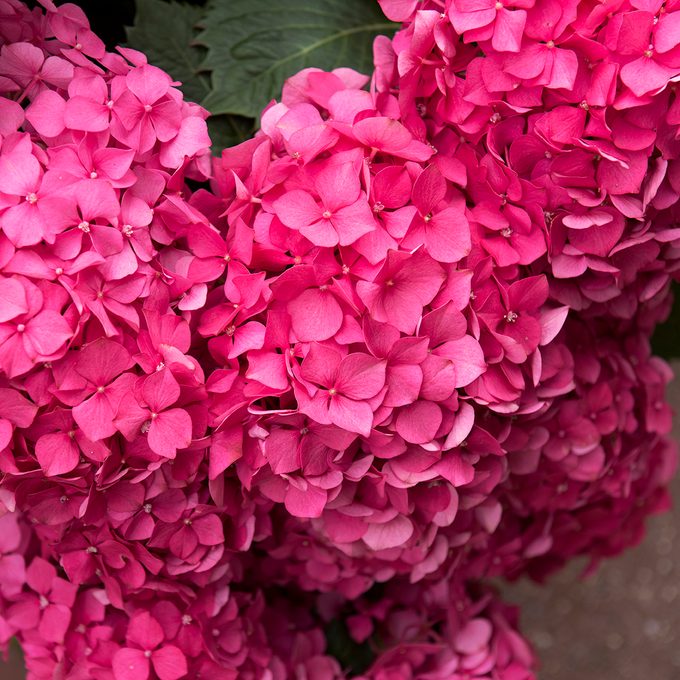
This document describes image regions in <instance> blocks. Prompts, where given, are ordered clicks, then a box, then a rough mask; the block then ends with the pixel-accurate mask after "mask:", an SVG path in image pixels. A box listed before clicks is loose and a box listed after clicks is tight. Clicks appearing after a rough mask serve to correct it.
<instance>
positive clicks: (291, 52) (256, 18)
mask: <svg viewBox="0 0 680 680" xmlns="http://www.w3.org/2000/svg"><path fill="white" fill-rule="evenodd" d="M146 1H148V0H146ZM201 25H202V26H203V31H202V32H201V33H200V34H199V36H198V41H199V42H200V43H201V44H203V45H204V46H205V47H206V49H207V55H206V58H205V61H204V63H203V67H204V68H205V69H206V70H209V71H211V72H212V91H211V92H210V94H209V95H208V96H207V97H206V98H205V99H204V100H203V102H202V103H203V105H204V106H205V107H206V108H207V109H208V110H209V111H211V113H213V114H224V113H232V114H238V115H241V116H246V117H257V116H258V115H259V113H260V111H261V110H262V108H263V107H264V106H265V105H266V104H267V102H269V101H270V100H271V99H272V98H274V97H278V96H279V95H280V93H281V87H282V85H283V82H284V81H285V79H286V78H288V77H289V76H291V75H293V74H294V73H297V72H298V71H300V70H301V69H303V68H306V67H309V66H315V67H317V68H321V69H325V70H330V69H333V68H336V67H339V66H347V67H350V68H354V69H356V70H358V71H361V72H364V73H368V72H370V71H371V70H372V43H373V38H374V37H375V36H376V35H378V34H380V33H391V32H392V31H394V30H395V28H396V26H395V24H393V23H391V22H389V21H387V20H386V19H385V17H384V16H383V15H382V13H381V11H380V7H379V5H378V3H377V2H372V1H371V0H275V1H273V0H212V2H211V4H210V5H209V6H208V10H207V13H206V16H205V18H204V19H203V20H202V22H201Z"/></svg>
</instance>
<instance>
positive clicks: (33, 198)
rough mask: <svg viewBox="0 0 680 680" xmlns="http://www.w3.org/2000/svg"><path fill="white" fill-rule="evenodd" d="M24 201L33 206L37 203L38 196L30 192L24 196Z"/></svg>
mask: <svg viewBox="0 0 680 680" xmlns="http://www.w3.org/2000/svg"><path fill="white" fill-rule="evenodd" d="M26 200H27V201H28V202H29V203H30V204H31V205H35V204H36V203H37V202H38V195H37V194H35V193H33V192H32V191H31V193H30V194H26Z"/></svg>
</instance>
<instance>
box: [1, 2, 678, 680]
mask: <svg viewBox="0 0 680 680" xmlns="http://www.w3.org/2000/svg"><path fill="white" fill-rule="evenodd" d="M40 4H41V7H40V8H37V9H32V10H30V9H28V7H27V6H26V5H24V4H23V3H21V2H19V1H18V0H0V41H1V42H2V48H1V50H0V143H1V146H0V270H1V271H0V471H1V473H2V476H1V478H0V479H1V481H0V643H6V642H8V641H9V640H10V638H12V637H13V636H17V637H18V638H19V640H20V642H21V645H22V647H23V650H24V653H25V658H26V664H27V667H28V672H29V678H31V679H34V680H38V679H48V678H64V679H69V680H71V679H72V680H80V679H82V680H86V679H94V680H146V679H147V678H150V679H159V680H179V679H180V678H190V679H200V678H210V679H211V680H235V679H236V678H239V679H243V680H248V679H252V680H260V679H263V680H285V679H287V678H291V679H292V678H295V679H297V680H303V679H304V680H333V679H334V678H338V679H339V678H347V677H353V678H360V679H361V680H409V679H413V680H416V679H422V680H445V679H455V680H473V679H483V678H486V679H487V680H529V679H531V678H534V677H535V674H534V658H533V654H532V652H531V650H530V648H529V646H528V645H527V643H526V642H525V641H524V640H523V639H522V638H521V637H520V635H519V634H518V632H517V630H516V623H517V621H516V618H517V616H516V612H515V611H514V610H513V609H512V608H510V607H507V606H506V605H504V604H502V603H501V602H499V600H498V599H497V597H496V595H495V593H494V592H493V590H491V589H490V588H489V587H487V586H486V585H484V584H483V580H484V579H486V578H488V577H504V578H516V577H518V576H520V575H523V574H529V575H531V576H532V577H534V578H537V579H542V578H545V577H546V576H547V575H548V574H549V573H551V572H552V571H554V570H555V569H557V568H559V567H560V566H562V565H563V564H564V563H565V562H566V561H567V560H569V559H571V558H573V557H575V556H578V555H587V556H589V557H590V558H591V563H592V565H593V566H594V565H595V564H596V563H597V561H598V560H599V559H601V558H603V557H606V556H610V555H614V554H616V553H617V552H619V551H621V550H622V549H624V548H625V547H627V546H629V545H631V544H634V543H635V542H637V541H638V540H639V539H640V537H641V535H642V532H643V528H644V520H645V518H646V517H647V516H648V515H649V514H650V513H653V512H657V511H660V510H663V509H665V507H666V506H667V503H668V498H667V493H666V485H667V483H668V481H669V479H670V477H671V475H672V473H673V471H674V468H675V461H676V452H675V448H674V446H673V444H672V443H671V442H670V441H669V439H668V436H667V435H668V432H669V430H670V417H671V416H670V410H669V407H668V405H667V404H666V402H665V398H664V389H665V385H666V384H667V382H668V381H669V380H670V378H671V373H670V370H669V368H668V366H667V364H665V363H664V361H663V360H661V359H659V358H657V357H654V356H653V355H652V354H651V350H650V346H649V338H650V336H651V333H652V331H653V329H654V327H655V325H656V324H657V323H658V322H659V321H661V320H663V319H664V318H665V317H666V315H667V314H668V312H669V309H670V304H671V300H670V293H669V289H670V282H671V280H672V279H673V278H674V277H676V278H677V276H678V270H679V268H680V229H679V228H678V227H677V220H678V211H679V209H678V207H676V206H677V205H678V198H679V196H680V165H678V163H679V161H678V158H679V157H680V142H679V141H678V123H680V100H679V99H678V98H677V95H676V85H675V81H676V80H678V76H680V46H679V45H680V3H678V2H675V1H666V2H662V1H661V0H612V1H609V0H606V1H599V0H597V1H596V0H560V2H557V1H556V0H504V1H503V2H493V1H491V0H490V1H488V2H487V1H486V0H480V1H479V2H477V1H475V2H473V1H472V0H447V1H446V2H444V1H443V0H441V1H440V0H425V1H424V2H419V1H417V0H381V3H380V4H381V7H382V9H383V11H384V12H385V14H386V15H387V17H388V18H389V19H391V20H394V21H397V22H400V23H402V28H401V30H399V32H398V33H397V34H396V35H395V36H394V38H393V39H391V40H390V39H388V38H386V37H379V38H378V39H376V41H375V43H374V61H375V71H374V73H373V74H372V75H371V76H370V77H369V76H364V75H361V74H359V73H357V72H355V71H352V70H350V69H346V68H338V69H335V70H333V71H331V72H327V71H322V70H319V69H316V68H307V69H305V70H303V71H301V72H300V73H298V74H297V75H295V76H293V77H292V78H290V79H289V80H288V81H287V82H286V84H285V86H284V88H283V93H282V96H281V100H280V101H279V102H272V103H271V104H270V105H269V106H268V107H267V108H266V109H265V110H264V111H263V113H262V117H261V129H260V131H259V132H258V133H257V134H256V135H255V136H254V137H253V138H252V139H250V140H248V141H246V142H244V143H243V144H241V145H239V146H236V147H234V148H230V149H226V150H225V151H224V152H223V153H222V154H221V156H220V157H215V158H213V157H211V155H210V151H209V147H210V139H209V136H208V133H207V128H206V122H205V120H206V118H207V116H208V113H207V111H205V110H204V109H202V108H201V107H200V106H198V105H196V104H192V103H190V102H187V101H185V100H184V99H183V96H182V94H181V92H180V90H179V89H178V87H177V85H178V83H176V82H174V81H172V79H171V77H170V76H169V75H167V74H166V73H165V72H164V71H162V70H161V69H159V68H157V67H155V66H153V65H150V64H149V63H147V60H146V58H145V56H144V55H143V54H142V53H140V52H138V51H135V50H132V49H129V48H119V49H118V50H117V52H115V53H112V52H109V51H107V50H106V49H105V46H104V44H103V43H102V42H101V40H100V39H99V38H98V37H97V36H96V35H95V34H94V33H93V32H92V31H91V30H90V28H89V24H88V22H87V19H86V17H85V16H84V15H83V13H82V11H81V10H80V9H78V8H77V7H76V6H74V5H71V4H65V5H61V6H60V7H56V6H55V5H54V4H52V2H51V0H41V3H40ZM338 623H339V625H340V626H341V628H342V630H343V631H344V635H345V637H346V639H347V640H346V641H347V645H348V647H349V650H350V653H349V654H348V653H343V652H342V650H338V649H335V648H336V647H337V646H338V645H337V640H335V638H334V636H333V635H332V634H330V633H329V631H331V630H332V629H333V627H334V626H337V625H338ZM335 637H336V638H337V636H335ZM360 656H361V659H360V658H359V657H360Z"/></svg>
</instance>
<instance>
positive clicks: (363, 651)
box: [325, 619, 375, 673]
mask: <svg viewBox="0 0 680 680" xmlns="http://www.w3.org/2000/svg"><path fill="white" fill-rule="evenodd" d="M325 633H326V642H327V647H328V649H327V651H328V653H329V654H330V655H331V656H333V657H335V658H336V659H337V660H338V661H339V662H340V665H341V666H342V667H343V669H344V670H346V671H351V672H352V673H363V672H364V671H365V670H367V669H368V668H370V666H371V664H372V663H373V660H374V658H375V654H374V653H373V650H372V649H371V645H370V643H369V642H368V641H366V642H363V643H361V644H359V643H358V642H355V641H354V640H353V639H352V638H351V636H350V634H349V631H348V630H347V626H346V625H345V624H344V623H343V622H342V621H340V620H338V619H335V620H333V621H331V622H330V623H329V624H328V625H327V626H326V630H325Z"/></svg>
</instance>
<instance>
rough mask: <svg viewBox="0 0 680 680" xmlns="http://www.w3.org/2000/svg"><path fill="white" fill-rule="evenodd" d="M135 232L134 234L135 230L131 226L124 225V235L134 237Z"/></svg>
mask: <svg viewBox="0 0 680 680" xmlns="http://www.w3.org/2000/svg"><path fill="white" fill-rule="evenodd" d="M133 232H134V229H133V227H132V225H131V224H124V225H123V233H124V234H125V236H132V234H133Z"/></svg>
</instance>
